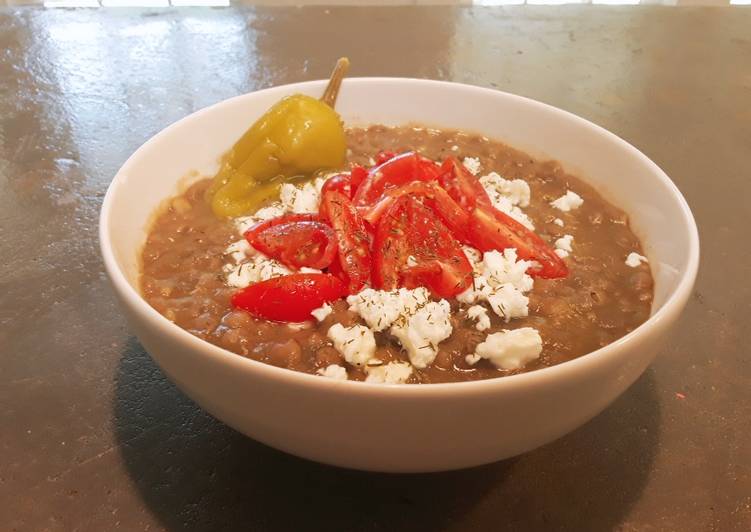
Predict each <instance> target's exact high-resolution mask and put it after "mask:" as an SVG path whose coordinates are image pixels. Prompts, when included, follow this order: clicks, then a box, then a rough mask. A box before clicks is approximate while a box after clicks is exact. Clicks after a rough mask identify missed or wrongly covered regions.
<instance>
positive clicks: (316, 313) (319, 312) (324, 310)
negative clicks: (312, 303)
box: [310, 303, 334, 321]
mask: <svg viewBox="0 0 751 532" xmlns="http://www.w3.org/2000/svg"><path fill="white" fill-rule="evenodd" d="M333 310H334V309H332V308H331V305H329V304H328V303H324V304H323V305H321V306H320V307H318V308H317V309H313V310H311V311H310V314H311V315H312V316H313V317H314V318H315V319H316V320H318V321H323V320H325V319H326V317H327V316H328V315H329V314H331V312H332V311H333Z"/></svg>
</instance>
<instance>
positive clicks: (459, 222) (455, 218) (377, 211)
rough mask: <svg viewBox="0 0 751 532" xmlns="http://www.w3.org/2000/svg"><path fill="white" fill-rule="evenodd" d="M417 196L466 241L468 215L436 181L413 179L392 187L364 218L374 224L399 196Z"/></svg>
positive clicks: (457, 236)
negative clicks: (427, 181)
mask: <svg viewBox="0 0 751 532" xmlns="http://www.w3.org/2000/svg"><path fill="white" fill-rule="evenodd" d="M402 196H412V197H419V198H420V199H422V201H423V203H424V204H425V205H427V206H428V207H430V208H431V209H432V210H433V212H435V213H436V214H437V215H438V217H439V218H440V219H441V221H442V222H443V223H444V224H445V225H446V226H447V227H448V228H449V230H451V233H452V234H453V235H454V237H456V238H457V239H459V240H460V241H462V242H465V243H467V242H468V240H467V226H468V224H469V215H468V214H467V213H466V212H465V211H464V210H463V209H462V208H461V207H460V206H459V205H458V204H457V203H456V202H455V201H454V200H453V199H452V198H451V196H449V195H448V193H447V192H446V191H445V190H444V189H443V188H442V187H440V186H438V184H437V183H433V182H430V183H425V182H422V181H413V182H411V183H408V184H406V185H403V186H401V187H398V188H393V189H391V190H389V191H387V192H386V194H385V195H384V196H383V198H381V200H379V201H378V202H377V203H376V204H374V205H373V206H372V207H371V208H370V209H369V210H368V211H367V212H366V213H365V215H364V218H365V220H366V221H367V222H368V223H370V224H371V225H373V226H375V225H376V224H377V223H378V220H379V219H380V217H381V216H382V215H383V213H384V212H386V211H387V210H388V208H389V207H390V206H391V205H392V204H393V203H394V202H395V201H396V200H397V199H398V198H400V197H402Z"/></svg>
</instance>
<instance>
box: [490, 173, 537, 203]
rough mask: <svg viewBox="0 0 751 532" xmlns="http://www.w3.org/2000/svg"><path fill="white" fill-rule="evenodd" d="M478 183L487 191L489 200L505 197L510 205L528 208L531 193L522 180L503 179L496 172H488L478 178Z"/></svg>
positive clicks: (527, 185)
mask: <svg viewBox="0 0 751 532" xmlns="http://www.w3.org/2000/svg"><path fill="white" fill-rule="evenodd" d="M480 183H481V184H482V186H483V188H484V189H485V190H486V191H487V193H488V195H489V196H490V199H491V200H493V197H494V196H505V197H507V198H508V199H509V201H511V204H512V205H518V206H519V207H529V200H530V199H531V196H532V192H531V191H530V189H529V184H528V183H527V182H526V181H524V180H523V179H513V180H511V179H504V178H503V177H501V176H500V175H499V174H497V173H496V172H490V173H489V174H487V175H484V176H482V177H481V178H480Z"/></svg>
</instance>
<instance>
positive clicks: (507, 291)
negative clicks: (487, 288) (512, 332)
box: [487, 284, 529, 322]
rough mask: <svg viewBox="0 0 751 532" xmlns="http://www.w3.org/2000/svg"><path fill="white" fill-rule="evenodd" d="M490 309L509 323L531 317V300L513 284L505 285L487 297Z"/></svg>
mask: <svg viewBox="0 0 751 532" xmlns="http://www.w3.org/2000/svg"><path fill="white" fill-rule="evenodd" d="M487 301H488V303H489V304H490V308H492V309H493V312H495V313H496V314H497V315H498V316H500V317H501V318H504V319H505V320H506V321H507V322H508V321H509V320H511V319H513V318H524V317H526V316H528V315H529V298H528V297H527V296H525V295H524V294H523V293H522V292H521V291H519V290H518V289H516V288H514V286H513V285H511V284H503V285H501V286H499V287H498V288H497V289H495V290H493V292H491V293H489V294H488V296H487Z"/></svg>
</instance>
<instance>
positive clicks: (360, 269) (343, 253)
mask: <svg viewBox="0 0 751 532" xmlns="http://www.w3.org/2000/svg"><path fill="white" fill-rule="evenodd" d="M321 212H322V213H324V214H325V216H326V218H327V219H328V220H329V222H330V223H331V226H332V227H333V228H334V231H335V232H336V237H337V241H338V245H339V263H340V264H341V267H342V270H343V271H344V273H345V274H346V275H347V278H348V279H349V283H348V289H349V291H350V293H352V294H355V293H357V292H359V291H360V290H362V289H363V288H364V287H365V284H366V283H367V282H368V280H369V279H370V266H371V258H370V234H369V233H368V230H367V227H366V226H365V221H364V220H363V219H362V217H361V216H360V214H359V213H358V212H357V209H355V207H354V206H353V205H352V202H351V201H350V200H349V198H347V197H346V196H345V195H344V194H342V193H341V192H337V191H335V190H334V191H330V192H328V193H326V194H325V195H324V196H323V199H322V201H321Z"/></svg>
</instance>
